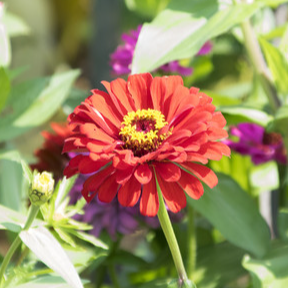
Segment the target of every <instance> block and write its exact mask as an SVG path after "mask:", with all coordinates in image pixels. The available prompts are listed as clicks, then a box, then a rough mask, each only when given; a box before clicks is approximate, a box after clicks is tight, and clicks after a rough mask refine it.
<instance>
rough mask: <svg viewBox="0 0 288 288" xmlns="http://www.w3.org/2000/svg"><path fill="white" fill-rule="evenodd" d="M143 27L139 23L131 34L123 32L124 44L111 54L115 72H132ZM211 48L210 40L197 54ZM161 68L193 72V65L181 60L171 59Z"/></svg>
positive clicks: (173, 71)
mask: <svg viewBox="0 0 288 288" xmlns="http://www.w3.org/2000/svg"><path fill="white" fill-rule="evenodd" d="M141 28H142V25H139V26H138V27H137V29H136V30H131V31H130V32H129V34H123V35H122V36H121V39H122V41H123V42H124V44H123V45H120V46H118V47H117V49H116V51H115V52H113V53H112V54H111V55H110V66H111V68H112V73H113V74H115V75H125V74H130V73H131V64H132V59H133V54H134V50H135V46H136V43H137V40H138V37H139V34H140V31H141ZM211 49H212V43H211V42H209V41H208V42H206V43H205V44H204V45H203V46H202V48H201V49H200V50H199V52H198V53H197V55H198V56H200V55H205V54H208V53H209V52H210V51H211ZM159 70H160V71H163V72H164V73H177V74H180V75H183V76H189V75H191V74H192V72H193V69H192V68H191V67H184V66H181V65H180V64H179V61H171V62H169V63H167V64H164V65H162V66H161V67H159V68H158V69H157V71H159Z"/></svg>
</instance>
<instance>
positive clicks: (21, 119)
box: [0, 70, 79, 141]
mask: <svg viewBox="0 0 288 288" xmlns="http://www.w3.org/2000/svg"><path fill="white" fill-rule="evenodd" d="M78 75H79V71H78V70H75V71H68V72H66V73H62V74H56V75H53V76H52V77H51V78H39V79H34V80H30V81H26V82H24V83H21V84H19V85H16V86H14V87H13V88H12V91H11V93H12V94H11V96H10V97H9V99H8V101H7V105H6V107H5V109H4V110H2V113H1V114H0V141H4V140H9V139H12V138H14V137H16V136H19V135H20V134H22V133H24V132H26V131H28V130H29V129H31V128H33V127H36V126H38V125H41V124H43V123H44V122H45V121H47V120H48V119H49V118H50V117H51V116H52V115H53V114H54V113H55V112H56V111H57V109H58V108H59V106H60V105H61V104H62V103H63V101H64V100H65V99H66V97H67V96H68V92H69V90H70V88H71V86H72V84H73V82H74V80H75V79H76V77H77V76H78Z"/></svg>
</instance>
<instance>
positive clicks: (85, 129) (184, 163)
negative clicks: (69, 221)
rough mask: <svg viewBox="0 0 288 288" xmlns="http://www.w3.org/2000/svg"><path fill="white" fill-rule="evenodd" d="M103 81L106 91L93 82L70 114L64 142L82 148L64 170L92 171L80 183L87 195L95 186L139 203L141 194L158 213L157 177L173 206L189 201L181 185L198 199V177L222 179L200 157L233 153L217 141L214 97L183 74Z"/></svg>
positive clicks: (144, 206)
mask: <svg viewBox="0 0 288 288" xmlns="http://www.w3.org/2000/svg"><path fill="white" fill-rule="evenodd" d="M102 84H103V85H104V86H105V88H106V90H107V92H108V93H105V92H102V91H100V90H97V89H95V90H93V91H92V93H93V95H91V96H90V97H88V98H87V99H86V100H85V102H82V103H81V105H79V106H77V107H76V108H75V110H74V112H73V113H72V114H71V115H69V117H68V121H69V123H70V126H71V128H72V129H73V132H74V135H73V136H72V137H70V138H68V139H67V140H66V142H65V145H64V149H63V152H72V151H73V152H80V153H79V155H77V156H76V157H74V158H73V159H71V160H70V162H69V165H68V166H67V167H66V169H65V171H64V174H65V175H66V176H67V177H70V176H72V175H74V174H76V173H82V174H91V176H90V177H89V178H88V179H87V180H86V181H85V183H84V185H83V189H82V195H83V196H84V197H85V199H86V200H87V202H90V201H91V199H92V198H93V197H94V196H95V195H96V194H98V198H99V200H100V201H102V202H111V201H112V200H113V198H114V197H115V196H116V194H117V196H118V200H119V202H120V204H122V205H123V206H134V205H135V204H136V203H137V202H138V200H139V198H140V212H141V213H142V214H143V215H146V216H155V215H156V214H157V212H158V208H159V200H158V194H157V186H156V183H157V182H158V184H159V186H160V189H161V192H162V195H163V197H164V200H165V202H166V205H167V206H168V207H169V209H170V210H171V211H172V212H174V213H176V212H178V211H180V210H181V209H182V208H184V207H185V206H186V196H185V193H184V191H185V192H186V193H187V194H188V195H189V196H190V197H192V198H193V199H199V198H200V197H201V196H202V194H203V186H202V184H201V182H200V181H199V180H201V181H203V182H204V183H206V184H207V185H208V186H209V187H211V188H212V187H214V186H215V185H216V184H217V182H218V179H217V177H216V175H215V174H214V172H213V171H212V170H210V169H209V168H207V167H206V166H203V165H201V164H207V162H208V159H212V160H219V159H221V157H222V155H227V156H229V155H230V149H229V147H228V146H226V145H225V144H223V143H221V142H216V140H218V139H222V138H225V137H227V132H226V131H225V130H224V129H223V127H224V126H225V124H226V121H225V119H224V117H223V115H222V114H221V113H220V112H215V106H213V105H212V104H211V102H212V98H210V97H208V96H207V95H206V94H204V93H200V92H198V91H199V89H197V88H194V87H192V88H190V89H188V88H186V87H184V86H183V80H182V78H181V77H179V76H170V77H156V78H154V79H153V77H152V76H151V74H149V73H145V74H138V75H131V76H129V77H128V81H127V82H126V81H124V80H123V79H116V80H114V81H112V82H111V83H108V82H106V81H103V82H102ZM84 152H85V153H84ZM197 162H199V163H201V164H198V163H197Z"/></svg>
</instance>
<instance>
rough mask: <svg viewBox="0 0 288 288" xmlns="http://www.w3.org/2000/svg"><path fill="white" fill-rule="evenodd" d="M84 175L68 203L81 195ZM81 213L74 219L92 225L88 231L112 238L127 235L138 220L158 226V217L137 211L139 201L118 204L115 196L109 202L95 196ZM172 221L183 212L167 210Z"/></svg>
mask: <svg viewBox="0 0 288 288" xmlns="http://www.w3.org/2000/svg"><path fill="white" fill-rule="evenodd" d="M85 180H86V177H85V176H83V175H80V176H79V177H78V178H77V180H76V182H75V184H74V186H73V188H72V189H71V191H70V193H69V197H70V204H75V203H76V202H77V200H79V199H80V198H81V197H82V195H81V189H82V186H83V182H84V181H85ZM83 210H84V213H83V215H79V214H78V215H76V216H75V220H78V221H81V222H86V223H88V224H90V225H92V226H93V228H92V230H90V231H89V233H91V234H92V235H94V236H95V237H99V235H100V234H101V232H102V231H107V232H108V233H109V235H110V237H111V239H112V240H116V239H117V233H120V234H124V235H128V234H132V233H134V232H135V231H136V230H137V229H139V227H140V222H142V223H143V224H144V225H146V226H148V227H151V228H158V227H159V226H160V223H159V220H158V217H157V216H155V217H145V216H143V215H141V214H140V213H139V211H140V209H139V203H138V204H137V205H135V206H134V207H124V206H122V205H120V203H119V202H118V199H117V197H116V198H115V199H114V200H113V201H112V202H110V203H103V202H101V201H100V200H99V199H98V198H97V197H95V198H93V200H92V201H91V202H90V203H89V204H85V206H84V208H83ZM168 213H169V216H170V218H171V221H172V222H179V221H181V219H182V218H183V217H184V215H185V214H184V213H183V212H179V213H176V214H174V213H171V212H170V211H168Z"/></svg>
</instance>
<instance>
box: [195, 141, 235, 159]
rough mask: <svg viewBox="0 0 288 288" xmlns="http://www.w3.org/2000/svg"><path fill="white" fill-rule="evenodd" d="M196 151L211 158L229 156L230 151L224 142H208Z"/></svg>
mask: <svg viewBox="0 0 288 288" xmlns="http://www.w3.org/2000/svg"><path fill="white" fill-rule="evenodd" d="M197 153H198V154H200V155H202V156H204V157H206V158H208V159H211V160H220V159H221V158H222V155H225V156H230V153H231V151H230V148H229V147H228V146H227V145H226V144H224V143H221V142H208V143H206V144H204V145H202V146H201V148H200V149H199V150H198V151H197Z"/></svg>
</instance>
